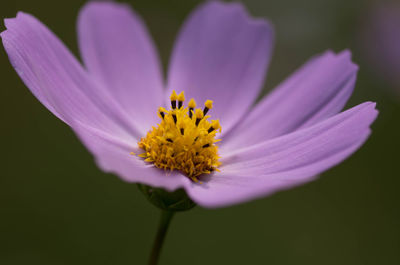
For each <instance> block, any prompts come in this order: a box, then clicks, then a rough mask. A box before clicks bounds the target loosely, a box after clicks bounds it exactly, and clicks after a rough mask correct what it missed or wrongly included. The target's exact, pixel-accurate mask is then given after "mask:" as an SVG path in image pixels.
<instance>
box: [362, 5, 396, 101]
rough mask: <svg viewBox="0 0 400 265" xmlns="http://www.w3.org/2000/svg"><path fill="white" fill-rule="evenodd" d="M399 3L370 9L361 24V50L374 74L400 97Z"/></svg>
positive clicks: (375, 6)
mask: <svg viewBox="0 0 400 265" xmlns="http://www.w3.org/2000/svg"><path fill="white" fill-rule="evenodd" d="M399 25H400V4H399V3H398V2H396V3H395V2H393V3H388V2H379V3H375V4H373V5H372V6H371V7H370V10H369V11H368V12H367V15H366V16H365V18H364V21H363V23H362V28H361V30H360V32H361V34H360V37H359V44H360V48H361V50H362V51H363V55H364V57H365V58H366V59H367V60H368V64H367V65H368V67H369V68H370V69H371V70H372V72H373V73H375V74H377V75H378V76H379V77H380V78H382V79H383V80H385V81H386V82H387V83H388V84H389V85H391V86H392V87H393V88H395V89H396V90H394V91H395V92H397V95H400V48H399V47H400V28H399Z"/></svg>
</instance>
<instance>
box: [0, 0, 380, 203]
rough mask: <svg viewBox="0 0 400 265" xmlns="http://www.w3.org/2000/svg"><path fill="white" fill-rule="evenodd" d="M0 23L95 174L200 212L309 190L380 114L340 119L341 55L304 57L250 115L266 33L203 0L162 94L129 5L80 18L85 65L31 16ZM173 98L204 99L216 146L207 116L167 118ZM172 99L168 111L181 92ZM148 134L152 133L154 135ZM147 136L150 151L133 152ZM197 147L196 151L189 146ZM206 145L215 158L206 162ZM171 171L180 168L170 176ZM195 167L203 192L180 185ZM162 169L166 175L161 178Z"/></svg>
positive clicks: (347, 66)
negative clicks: (173, 195)
mask: <svg viewBox="0 0 400 265" xmlns="http://www.w3.org/2000/svg"><path fill="white" fill-rule="evenodd" d="M5 24H6V27H7V30H6V31H4V32H3V33H1V37H2V40H3V44H4V47H5V49H6V51H7V53H8V55H9V58H10V61H11V63H12V65H13V66H14V68H15V69H16V71H17V73H18V74H19V75H20V77H21V78H22V80H23V81H24V82H25V84H26V85H27V86H28V87H29V89H30V90H31V91H32V93H33V94H34V95H35V96H36V97H37V98H38V99H39V100H40V101H41V102H42V103H43V104H44V105H45V106H46V107H47V108H48V109H49V110H50V111H51V112H52V113H53V114H54V115H56V116H57V117H58V118H60V119H61V120H63V121H64V122H65V123H67V124H68V125H69V126H70V127H71V128H72V129H73V130H74V132H75V133H76V134H77V135H78V137H79V138H80V139H81V140H82V142H83V143H84V145H85V146H86V147H87V148H88V149H89V150H90V152H91V153H92V154H93V155H94V156H95V158H96V161H97V163H98V165H99V167H100V168H101V169H103V170H104V171H107V172H113V173H116V174H117V175H119V176H120V177H121V178H122V179H124V180H125V181H128V182H139V183H143V184H147V185H150V186H154V187H162V188H165V189H167V190H169V191H172V190H175V189H178V188H184V189H185V190H186V192H187V194H188V195H189V197H190V198H191V199H192V200H193V201H195V202H196V203H198V204H199V205H201V206H203V207H211V208H212V207H222V206H228V205H231V204H235V203H241V202H245V201H249V200H252V199H255V198H258V197H262V196H266V195H269V194H271V193H274V192H276V191H279V190H283V189H288V188H291V187H294V186H297V185H300V184H303V183H306V182H309V181H312V180H314V179H315V178H316V176H317V175H318V174H320V173H321V172H323V171H325V170H327V169H328V168H331V167H332V166H334V165H336V164H338V163H340V162H341V161H343V160H344V159H345V158H347V157H348V156H349V155H351V154H352V153H353V152H355V151H356V150H357V149H358V148H359V147H360V146H361V145H362V144H363V143H364V142H365V141H366V139H367V138H368V136H369V134H370V129H369V126H370V125H371V123H372V122H373V121H374V119H375V118H376V116H377V111H376V110H375V104H374V103H372V102H365V103H362V104H360V105H358V106H356V107H353V108H351V109H349V110H347V111H344V112H341V113H339V112H340V110H341V109H342V108H343V107H344V105H345V104H346V102H347V100H348V99H349V97H350V96H351V94H352V91H353V88H354V84H355V80H356V74H357V66H356V65H355V64H353V63H352V62H351V58H350V52H348V51H343V52H341V53H338V54H335V53H333V52H331V51H328V52H325V53H323V54H321V55H318V56H315V57H313V58H312V59H311V60H309V61H308V62H307V63H306V64H305V65H303V66H302V67H300V68H299V70H297V71H296V72H295V73H294V74H292V75H291V76H290V77H289V78H288V79H286V80H285V81H283V82H282V83H281V84H280V85H279V86H278V87H277V88H275V90H274V91H273V92H271V93H270V94H269V95H268V96H267V97H265V98H264V99H262V100H261V101H260V102H259V103H257V104H256V105H255V106H253V104H254V102H255V100H256V98H257V96H258V94H259V92H260V89H261V87H262V85H263V80H264V76H265V72H266V70H267V68H268V64H269V61H270V58H271V53H272V47H273V44H274V35H273V29H272V27H271V25H270V24H269V23H268V22H267V21H265V20H262V19H253V18H251V17H250V16H249V15H248V14H247V12H246V11H245V9H244V8H243V6H242V5H241V4H238V3H221V2H216V1H211V2H207V3H205V4H202V5H201V6H200V7H199V8H197V9H196V10H195V11H194V12H193V14H191V15H190V17H189V18H188V20H187V21H186V23H185V24H184V26H183V29H182V30H181V32H180V33H179V36H178V38H177V41H176V44H175V46H174V49H173V52H172V57H171V61H170V65H169V68H168V73H167V78H166V80H167V81H166V84H164V81H163V76H162V71H161V67H160V61H159V59H158V56H157V53H156V51H155V47H154V44H153V42H152V40H151V38H150V36H149V34H148V32H147V30H146V28H145V26H144V24H143V22H142V21H141V19H140V18H139V17H138V15H137V14H135V13H133V12H132V10H130V8H129V7H128V6H126V5H123V4H117V3H112V2H103V3H99V2H97V3H96V2H91V3H89V4H87V5H86V6H85V7H84V8H83V9H82V11H81V13H80V15H79V20H78V33H79V47H80V51H81V55H82V60H83V63H84V66H85V67H82V66H81V64H80V63H79V62H78V60H77V59H76V58H74V56H73V55H72V54H71V53H70V52H69V51H68V49H67V48H66V47H65V46H64V45H63V44H62V42H61V41H60V40H59V39H57V38H56V36H55V35H54V34H53V33H51V32H50V31H49V30H48V29H47V28H46V27H45V26H44V25H43V24H42V23H40V22H39V21H38V20H37V19H35V18H34V17H33V16H31V15H29V14H25V13H18V15H17V17H16V18H14V19H7V20H5ZM173 90H176V91H178V92H181V91H184V92H185V96H187V97H188V98H194V99H195V100H196V101H197V102H205V101H206V100H212V101H213V104H212V106H211V105H209V106H210V108H211V107H212V110H209V112H208V114H210V115H211V116H212V117H213V118H217V119H218V120H219V122H220V125H221V127H222V133H221V134H220V135H218V136H220V139H221V140H222V141H221V142H219V143H217V144H215V139H216V138H215V135H216V133H217V131H218V129H219V125H218V124H217V123H216V122H217V120H215V121H208V116H206V117H204V115H205V113H204V112H207V111H205V110H203V111H202V110H201V109H200V110H194V111H193V112H191V111H188V109H187V108H185V105H183V107H182V108H180V109H179V106H178V107H176V106H175V108H176V109H174V108H172V110H168V109H165V108H167V106H168V105H169V104H170V98H169V95H171V92H172V91H173ZM178 97H181V98H178ZM171 99H172V101H173V105H174V104H176V101H183V94H181V95H179V96H178V95H176V94H173V96H172V98H171ZM211 103H212V102H211ZM211 103H210V101H208V103H206V106H207V104H211ZM178 104H181V103H178ZM190 104H192V103H190ZM190 104H189V107H190ZM159 107H164V108H161V109H160V110H159ZM181 110H185V111H181ZM174 115H176V117H173V116H174ZM189 115H190V116H192V117H191V119H193V123H191V122H190V120H189V118H188V117H189ZM175 118H176V120H175ZM197 118H199V119H200V120H199V124H198V125H197V124H195V119H197ZM167 119H168V120H167ZM181 120H185V122H182V121H181ZM157 124H159V125H158V126H157ZM193 124H195V125H193ZM213 124H214V125H215V127H216V128H214V129H215V130H214V129H212V128H211V127H212V126H213ZM152 126H154V128H153V130H155V131H156V130H159V131H157V132H154V131H153V132H154V135H150V134H151V132H149V131H151V130H152V129H151V128H152ZM185 126H186V127H185ZM187 126H189V127H190V128H189V127H187ZM196 126H198V127H196ZM200 127H201V128H200ZM207 128H209V129H211V132H209V131H208V130H207ZM179 129H184V132H183V133H182V135H179V131H180V130H179ZM189 131H190V132H189ZM148 133H149V134H148ZM208 133H210V134H212V135H211V136H209V135H208ZM146 135H147V137H150V138H149V140H150V142H151V143H152V144H154V146H151V144H150V143H148V145H147V146H146V145H143V143H142V145H141V146H140V147H139V146H138V142H141V141H143V139H145V137H146ZM168 135H171V136H168ZM186 135H189V136H187V137H188V138H187V139H189V140H191V141H192V142H191V143H190V144H187V142H185V141H189V140H184V139H186V138H184V136H185V137H186ZM195 135H198V137H199V138H197V139H196V137H195ZM168 137H172V138H168ZM190 137H192V138H190ZM193 138H194V139H193ZM198 141H201V142H202V144H201V145H199V146H200V147H199V146H197V147H193V146H195V145H196V144H197V142H198ZM206 141H209V142H206ZM165 146H166V147H165ZM191 146H192V147H193V148H194V149H193V148H192V147H191ZM210 147H212V148H215V149H213V150H214V151H215V153H212V152H211V151H204V153H203V149H204V150H205V149H206V148H210ZM157 148H158V149H157ZM177 148H181V149H182V150H184V151H179V152H178V151H177V150H176V149H177ZM202 148H203V149H202ZM194 150H197V151H196V152H194ZM208 150H211V149H208ZM132 152H134V153H135V154H136V155H132V154H131V153H132ZM168 152H169V153H168ZM138 155H141V156H142V157H139V156H138ZM196 155H197V156H196ZM183 156H185V157H187V158H182V157H183ZM200 156H202V157H201V158H200ZM143 157H144V158H146V160H147V162H146V161H144V158H143ZM164 158H165V161H166V162H163V159H164ZM179 159H181V160H179ZM207 159H210V161H211V160H212V159H215V161H214V162H215V163H214V164H212V165H211V164H210V163H211V162H204V161H205V160H207ZM155 160H157V161H159V163H160V164H158V165H157V164H156V162H155ZM171 161H172V162H171ZM177 161H181V162H182V161H183V162H182V163H186V164H185V165H183V164H182V167H181V168H179V169H180V170H170V169H171V168H168V167H169V166H171V167H172V166H174V167H175V166H179V165H180V163H178V162H177ZM198 161H203V162H198ZM217 161H218V162H217ZM163 163H164V164H163ZM191 163H193V164H191ZM198 163H206V164H202V166H204V167H203V170H205V171H208V172H206V173H204V172H203V174H202V175H200V176H198V178H199V179H200V181H201V183H200V182H195V181H193V180H196V179H197V177H195V178H194V179H193V178H190V177H188V176H194V175H195V173H190V172H189V171H190V170H191V169H196V170H197V167H196V166H198ZM207 163H208V164H207ZM219 163H221V165H219ZM154 165H156V166H154ZM163 165H166V166H165V167H166V168H167V170H164V169H160V168H158V167H163ZM206 165H208V167H207V166H206ZM157 166H158V167H157ZM186 166H187V168H186ZM197 172H200V171H197ZM209 172H210V174H208V173H209Z"/></svg>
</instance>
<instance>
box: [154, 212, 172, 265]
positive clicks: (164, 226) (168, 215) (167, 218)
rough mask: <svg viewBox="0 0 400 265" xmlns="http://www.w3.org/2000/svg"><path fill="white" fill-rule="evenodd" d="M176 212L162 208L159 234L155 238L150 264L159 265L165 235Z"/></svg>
mask: <svg viewBox="0 0 400 265" xmlns="http://www.w3.org/2000/svg"><path fill="white" fill-rule="evenodd" d="M174 213H175V212H173V211H166V210H162V212H161V218H160V223H159V225H158V231H157V235H156V238H155V239H154V243H153V249H152V250H151V254H150V257H149V263H148V265H157V263H158V259H159V257H160V253H161V248H162V246H163V243H164V239H165V235H166V234H167V230H168V226H169V224H170V222H171V219H172V217H173V216H174Z"/></svg>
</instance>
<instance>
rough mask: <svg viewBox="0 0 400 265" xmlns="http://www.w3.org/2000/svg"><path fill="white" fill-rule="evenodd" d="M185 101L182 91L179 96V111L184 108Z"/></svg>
mask: <svg viewBox="0 0 400 265" xmlns="http://www.w3.org/2000/svg"><path fill="white" fill-rule="evenodd" d="M184 101H185V93H184V92H183V91H182V92H181V93H180V94H179V95H178V109H180V108H182V106H183V102H184Z"/></svg>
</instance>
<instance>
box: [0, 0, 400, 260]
mask: <svg viewBox="0 0 400 265" xmlns="http://www.w3.org/2000/svg"><path fill="white" fill-rule="evenodd" d="M84 2H85V1H84V0H79V1H78V0H75V1H71V0H70V1H54V0H48V1H47V0H35V1H32V0H9V1H7V0H2V1H1V2H0V17H2V18H4V17H13V16H15V14H16V12H17V11H18V10H23V11H25V12H29V13H32V14H34V15H35V16H36V17H38V18H40V19H41V20H42V21H43V22H44V23H46V24H47V25H48V26H49V27H50V28H51V29H52V30H53V31H55V33H56V34H57V35H58V36H59V37H60V38H61V39H62V40H63V41H64V42H65V43H66V44H67V45H68V47H70V48H71V50H72V51H73V52H74V53H75V54H78V52H77V44H76V43H77V41H76V34H75V21H76V16H77V13H78V10H79V8H80V7H81V6H82V5H83V4H84ZM126 2H129V3H130V4H131V5H132V6H133V7H134V8H135V9H136V11H138V12H139V13H140V14H141V15H142V17H143V18H144V20H145V21H146V22H147V24H148V26H149V28H150V31H151V33H152V35H153V37H154V39H155V42H156V44H157V46H158V48H159V50H160V53H161V58H162V60H163V64H164V66H165V65H166V64H167V62H168V58H169V52H170V50H171V47H172V45H173V42H174V38H175V35H176V33H177V31H178V29H179V26H180V25H181V24H182V22H183V20H184V18H185V17H186V16H187V14H188V13H189V12H190V11H191V10H192V9H193V8H194V7H195V6H196V5H197V4H198V3H199V2H200V1H197V0H170V1H165V0H158V1H148V0H127V1H126ZM242 2H244V4H245V5H246V6H247V8H248V9H249V11H250V12H251V13H252V14H253V15H254V16H260V17H266V18H268V19H269V20H271V21H272V22H273V23H274V24H275V27H276V33H277V43H276V48H275V54H274V57H273V61H272V65H271V68H270V72H269V75H268V80H267V83H266V85H265V90H264V91H265V93H266V92H267V91H268V90H269V89H271V88H273V87H274V86H275V85H276V84H278V83H279V82H280V81H281V80H282V79H283V78H284V77H285V76H287V75H288V74H290V73H291V72H292V71H293V70H294V69H296V68H297V67H298V66H300V65H301V64H302V63H303V62H304V61H306V60H307V59H308V58H309V57H311V56H312V55H314V54H316V53H320V52H322V51H324V50H326V49H328V48H332V49H334V50H335V51H340V50H342V49H345V48H350V49H351V50H352V51H353V54H354V56H353V58H354V61H355V62H356V63H358V64H359V65H360V72H359V76H358V82H357V85H356V89H355V92H354V94H353V96H352V98H351V100H350V102H349V105H348V106H353V105H355V104H358V103H361V102H363V101H367V100H372V101H377V102H378V109H379V110H380V116H379V118H378V120H377V121H376V122H375V124H374V125H373V134H372V136H371V138H370V139H369V141H368V142H367V143H366V144H365V145H364V146H363V147H362V148H361V149H360V150H359V151H358V152H357V153H356V154H355V155H353V156H352V157H351V158H350V159H348V160H347V161H345V162H344V163H342V164H341V165H339V166H337V167H335V168H334V169H332V170H330V171H328V172H326V173H324V174H323V175H322V176H321V178H320V179H319V180H317V181H315V182H313V183H309V184H307V185H305V186H302V187H299V188H295V189H292V190H289V191H284V192H280V193H278V194H276V195H274V196H272V197H268V198H264V199H260V200H257V201H253V202H250V203H247V204H243V205H237V206H234V207H230V208H225V209H218V210H206V209H202V208H200V207H196V208H195V209H194V210H192V211H189V212H186V213H181V214H177V215H176V218H175V219H174V221H173V223H172V226H171V227H170V231H169V234H168V237H167V241H166V245H165V248H164V251H163V254H162V258H161V263H160V264H191V265H197V264H241V265H242V264H271V265H272V264H278V265H279V264H307V265H313V264H315V265H321V264H324V265H329V264H332V265H333V264H335V265H336V264H352V265H358V264H385V265H390V264H400V225H399V224H400V211H399V202H400V194H399V191H398V187H399V185H400V178H399V177H400V174H399V173H398V172H399V149H400V138H399V129H400V123H399V118H398V117H399V115H400V98H399V97H396V96H394V95H395V94H396V93H394V92H392V91H393V90H394V89H395V88H391V87H388V85H387V83H386V82H385V81H383V80H380V79H379V78H378V77H377V76H375V75H374V71H373V69H372V68H371V67H370V65H369V64H368V62H367V61H366V59H365V58H364V56H363V54H362V52H361V48H360V45H359V39H358V35H359V32H360V26H361V25H362V21H364V19H366V12H367V10H369V9H370V7H371V6H372V4H373V2H371V1H348V0H329V1H321V0H305V1H299V0H279V1H277V0H270V1H261V0H259V1H257V0H248V1H242ZM1 27H2V29H4V27H3V25H2V26H1ZM399 27H400V25H399ZM0 69H1V72H0V77H1V87H2V89H1V90H0V96H1V99H2V102H1V104H0V116H1V131H0V141H1V153H0V154H1V160H0V161H1V170H0V174H1V177H0V264H2V265H17V264H18V265H19V264H24V265H25V264H30V265H33V264H40V265H47V264H49V265H59V264H85V265H86V264H104V265H105V264H113V265H118V264H121V265H123V264H145V263H146V260H147V256H148V253H149V251H150V248H151V244H152V240H153V237H154V235H155V229H156V225H157V223H158V217H159V211H158V210H157V209H156V208H154V207H153V206H152V205H150V204H149V203H148V202H147V201H146V199H145V198H144V197H143V196H142V194H141V193H140V192H139V191H138V189H137V187H136V185H135V184H127V183H124V182H122V181H121V180H119V179H118V178H117V177H116V176H113V175H109V174H104V173H102V172H101V171H100V170H99V169H98V168H97V167H96V165H95V163H94V162H93V158H92V157H91V155H90V154H89V153H88V152H87V150H86V149H85V148H84V147H83V146H82V144H81V143H80V142H79V141H78V140H77V138H76V137H75V135H74V134H73V133H72V131H71V130H70V129H69V128H68V127H67V126H66V125H64V124H63V123H62V122H61V121H59V120H58V119H57V118H55V117H54V116H53V115H52V114H50V112H49V111H47V110H46V109H45V108H44V107H43V106H42V105H41V104H40V103H39V102H38V101H37V100H36V99H35V98H34V97H33V96H32V95H31V93H30V92H29V90H28V89H27V88H26V87H25V86H24V85H23V83H22V81H20V79H19V77H18V76H17V74H16V73H15V72H14V70H13V69H12V67H11V66H10V64H9V62H8V59H7V55H6V54H5V52H4V50H3V49H1V51H0ZM397 89H400V88H397Z"/></svg>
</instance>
